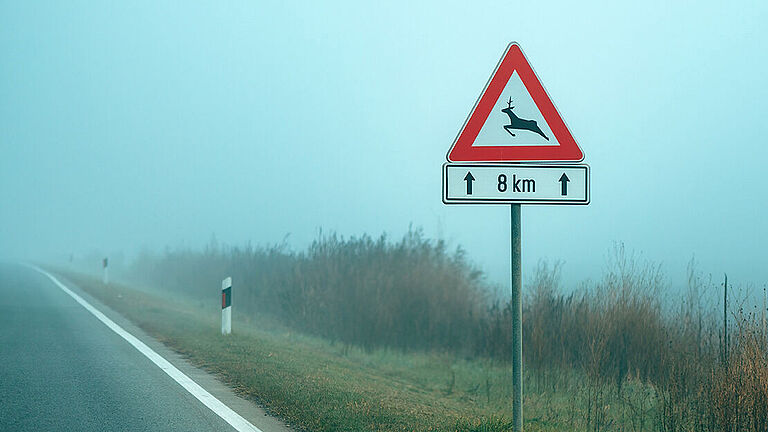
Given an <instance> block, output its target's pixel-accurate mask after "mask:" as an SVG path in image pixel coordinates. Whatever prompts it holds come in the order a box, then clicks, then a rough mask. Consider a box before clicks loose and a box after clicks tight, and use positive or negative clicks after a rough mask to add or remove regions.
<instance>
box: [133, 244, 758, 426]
mask: <svg viewBox="0 0 768 432" xmlns="http://www.w3.org/2000/svg"><path fill="white" fill-rule="evenodd" d="M226 275H232V276H233V278H234V280H235V294H234V298H235V300H234V303H235V304H236V305H237V308H238V310H240V311H242V312H243V313H245V314H250V315H254V316H256V315H261V314H265V315H269V316H271V317H272V318H274V319H276V320H277V321H279V322H280V323H282V325H285V326H287V327H288V328H292V329H294V330H296V331H299V332H303V333H306V334H310V335H314V336H318V337H321V338H323V339H325V340H327V341H329V343H331V344H332V346H333V345H335V344H338V345H339V346H340V347H341V349H342V350H343V352H349V351H350V349H357V348H359V349H362V350H363V351H365V352H373V351H374V350H377V349H382V348H384V349H396V350H400V351H402V352H414V351H415V352H426V353H435V352H437V353H442V354H446V355H451V356H455V357H456V358H472V359H479V360H483V361H492V362H497V363H499V364H504V363H505V362H508V361H509V355H510V353H511V351H512V350H511V334H510V332H509V329H510V328H511V313H510V311H511V309H510V305H509V304H507V303H505V302H504V301H501V300H499V299H498V298H497V297H495V296H493V295H491V294H490V293H491V289H490V287H489V286H488V285H487V284H486V283H485V282H484V280H483V277H482V274H481V273H480V272H479V271H477V270H476V269H475V268H474V267H473V266H472V265H471V264H470V263H468V261H467V260H466V257H465V255H464V253H463V252H462V251H461V250H460V249H458V250H456V251H454V252H452V253H449V251H447V249H446V245H445V243H443V242H441V241H430V240H428V239H425V238H424V237H423V236H422V235H421V233H420V232H419V231H411V232H409V233H408V234H407V235H406V236H405V237H404V238H403V239H401V240H400V241H397V242H391V241H389V240H388V239H387V238H386V237H385V236H381V237H379V238H377V239H373V238H370V237H368V236H362V237H358V238H354V237H353V238H350V239H344V238H340V237H337V236H336V235H328V236H320V237H319V238H318V240H317V241H315V242H314V243H313V244H312V245H311V246H310V247H309V248H308V250H306V251H304V252H298V253H297V252H292V251H288V250H286V248H285V247H284V246H273V247H266V248H254V247H250V246H249V247H246V248H243V249H240V248H220V247H218V246H217V245H215V244H212V245H211V246H210V247H208V248H207V249H206V250H205V251H203V252H195V251H168V252H166V253H165V254H164V255H162V256H150V255H145V256H143V257H142V258H141V259H139V260H137V261H136V263H135V264H134V267H133V277H134V279H135V280H139V281H141V282H142V283H145V284H147V285H152V286H156V287H162V288H163V289H166V290H170V291H172V292H176V293H184V294H186V295H187V296H189V297H192V298H195V299H198V300H200V301H204V302H208V301H212V304H216V303H215V302H216V299H217V298H218V286H219V284H220V280H221V279H222V278H223V277H224V276H226ZM720 290H721V287H720V286H719V285H717V284H715V283H713V282H712V281H711V280H705V279H703V278H702V277H701V276H700V275H699V274H698V272H697V271H696V269H695V265H694V264H693V263H692V264H691V266H690V268H689V279H688V286H687V290H685V293H684V295H683V296H682V298H679V299H672V298H669V296H667V297H665V293H666V292H668V291H669V287H668V286H667V285H666V282H665V278H664V276H663V274H662V272H661V270H660V268H659V267H658V266H657V265H654V264H652V263H647V262H643V261H641V260H639V259H637V258H636V257H634V256H632V254H628V253H626V251H625V250H624V249H623V247H621V246H618V247H617V248H616V249H615V251H614V253H613V255H612V259H611V261H610V262H609V263H608V266H607V271H606V273H605V275H604V277H603V278H602V280H600V281H599V282H597V283H594V284H589V285H586V284H585V285H584V286H582V287H581V288H580V289H578V290H575V291H573V292H569V293H567V294H566V293H564V292H563V290H562V289H561V287H560V265H559V264H557V263H556V264H554V265H549V264H547V263H541V264H540V265H539V266H538V268H537V269H536V271H535V272H534V276H533V277H532V278H531V279H530V281H529V283H528V284H527V286H526V287H525V291H526V293H527V295H526V297H525V299H524V304H523V308H524V311H523V313H524V320H523V340H524V351H523V352H524V361H525V366H526V368H527V370H528V371H529V372H528V375H527V376H528V378H527V379H528V381H527V383H526V388H527V389H534V390H535V391H536V392H539V393H540V394H549V395H556V394H563V393H566V394H579V395H581V396H580V397H579V398H574V399H571V400H570V401H569V400H565V401H564V402H562V403H561V405H562V404H564V405H565V406H569V404H571V405H570V406H571V408H569V410H568V411H570V412H572V413H574V414H573V419H571V420H567V421H566V420H563V416H562V415H559V416H558V419H559V420H558V421H559V422H560V424H570V425H572V426H574V425H580V426H579V428H580V429H581V428H583V429H585V430H592V431H600V430H615V429H616V428H617V425H621V429H622V430H632V431H640V430H660V431H678V430H686V431H688V430H690V431H731V430H748V431H766V430H768V390H767V388H768V387H767V386H768V363H767V362H768V351H767V350H766V338H767V337H768V335H767V334H766V331H765V326H764V324H763V322H764V321H763V318H762V317H763V314H762V313H761V314H755V313H753V314H745V313H743V311H742V310H741V309H740V307H741V305H742V304H743V302H742V303H739V302H732V303H731V304H736V305H737V306H736V307H735V308H734V307H731V308H729V310H728V311H727V312H728V317H729V319H728V321H729V322H730V323H729V326H730V330H729V332H730V333H729V335H728V337H727V339H726V336H725V332H723V330H722V329H723V315H722V303H719V304H718V301H717V299H718V297H717V294H718V293H721V291H720ZM720 295H721V294H720ZM574 377H578V378H574ZM452 383H453V384H452ZM499 385H500V384H499V383H497V382H495V381H492V380H491V379H490V378H486V381H482V380H479V381H478V383H477V384H476V385H475V386H474V387H473V388H474V390H473V392H474V393H473V394H478V395H482V393H483V390H482V389H483V388H485V389H486V390H485V392H486V393H487V394H488V395H490V394H491V393H492V392H493V391H494V390H495V389H498V388H499ZM454 386H455V377H454V378H453V379H451V378H448V379H446V384H445V387H446V390H445V391H446V392H447V394H449V395H450V394H452V393H453V391H454V390H453V388H454ZM475 387H476V388H475ZM487 399H488V402H490V400H491V397H490V396H488V398H487ZM566 399H567V398H566ZM576 404H578V406H576ZM575 413H578V415H577V414H575ZM576 417H578V419H577V418H576ZM468 427H469V426H468Z"/></svg>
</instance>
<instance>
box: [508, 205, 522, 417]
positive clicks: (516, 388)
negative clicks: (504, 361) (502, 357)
mask: <svg viewBox="0 0 768 432" xmlns="http://www.w3.org/2000/svg"><path fill="white" fill-rule="evenodd" d="M511 228H512V232H511V237H512V238H511V240H512V248H511V252H512V253H511V256H512V421H513V422H514V425H513V428H512V430H513V431H514V432H522V431H523V325H522V324H523V302H522V298H521V296H522V294H521V293H522V285H523V277H522V268H521V266H520V204H512V226H511Z"/></svg>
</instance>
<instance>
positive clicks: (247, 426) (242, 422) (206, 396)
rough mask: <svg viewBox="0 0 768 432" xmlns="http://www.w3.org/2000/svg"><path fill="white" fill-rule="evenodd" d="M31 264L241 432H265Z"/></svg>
mask: <svg viewBox="0 0 768 432" xmlns="http://www.w3.org/2000/svg"><path fill="white" fill-rule="evenodd" d="M30 267H32V268H33V269H35V270H37V271H38V272H40V273H42V274H44V275H45V276H47V277H48V279H50V280H51V281H52V282H53V283H54V284H56V285H57V286H58V287H59V288H61V290H62V291H64V292H65V293H67V294H69V296H70V297H72V298H73V299H75V301H76V302H78V303H80V305H81V306H83V307H84V308H85V309H86V310H87V311H88V312H90V313H91V314H93V316H95V317H96V318H98V319H99V321H101V322H103V323H104V325H106V326H107V327H109V328H110V330H112V331H113V332H115V333H117V334H118V335H120V337H122V338H123V339H125V340H126V341H127V342H128V343H129V344H131V345H133V347H134V348H136V349H137V350H139V352H140V353H142V354H144V356H145V357H147V358H148V359H150V360H151V361H152V363H154V364H156V365H157V367H159V368H160V369H162V370H163V372H165V373H166V374H168V376H170V377H171V378H173V380H174V381H176V382H177V383H179V384H180V385H181V386H182V387H184V389H185V390H187V391H188V392H189V393H190V394H191V395H192V396H194V397H196V398H197V400H199V401H200V402H202V403H203V405H205V406H207V407H208V408H210V409H211V411H213V412H214V413H216V415H218V416H219V417H221V418H222V419H223V420H224V421H225V422H227V423H229V424H230V425H231V426H232V427H233V428H235V430H237V431H238V432H262V431H261V429H259V428H257V427H256V426H254V425H252V424H251V423H250V422H249V421H248V420H246V419H244V418H243V417H241V416H240V414H238V413H236V412H234V411H233V410H232V408H230V407H228V406H226V405H224V403H222V402H221V401H220V400H218V399H216V397H214V396H213V395H212V394H210V393H208V391H206V390H205V389H204V388H202V387H200V385H199V384H197V383H196V382H194V381H193V380H192V378H190V377H188V376H186V375H184V373H183V372H181V371H180V370H178V369H176V367H175V366H173V365H172V364H171V363H170V362H168V360H166V359H164V358H163V357H162V356H161V355H160V354H158V353H156V352H155V351H153V350H152V348H150V347H148V346H147V345H145V344H144V342H142V341H140V340H138V339H137V338H136V337H135V336H134V335H132V334H130V333H128V332H127V331H125V330H124V329H123V328H122V327H120V326H119V325H117V324H115V322H114V321H112V320H111V319H109V318H107V316H106V315H104V314H103V313H101V312H100V311H99V310H98V309H96V308H95V307H93V306H91V304H90V303H88V302H87V301H85V300H84V299H83V298H82V297H80V296H79V295H77V294H75V293H74V292H72V290H70V289H69V288H67V287H66V286H65V285H64V284H63V283H61V282H59V280H58V279H56V278H55V277H54V276H53V275H51V274H50V273H48V272H47V271H45V270H43V269H41V268H39V267H36V266H30Z"/></svg>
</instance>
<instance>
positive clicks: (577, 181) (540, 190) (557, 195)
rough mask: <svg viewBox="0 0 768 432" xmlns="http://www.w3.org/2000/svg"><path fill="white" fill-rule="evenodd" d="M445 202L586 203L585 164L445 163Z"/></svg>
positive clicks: (586, 179) (586, 168)
mask: <svg viewBox="0 0 768 432" xmlns="http://www.w3.org/2000/svg"><path fill="white" fill-rule="evenodd" d="M443 202H445V203H446V204H477V203H488V204H494V203H495V204H510V203H521V204H522V203H525V204H588V203H589V166H588V165H484V164H445V165H444V166H443Z"/></svg>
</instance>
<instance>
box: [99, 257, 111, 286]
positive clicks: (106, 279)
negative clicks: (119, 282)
mask: <svg viewBox="0 0 768 432" xmlns="http://www.w3.org/2000/svg"><path fill="white" fill-rule="evenodd" d="M101 266H102V267H103V268H104V274H103V276H102V281H103V282H104V285H109V258H107V257H104V259H103V260H102V261H101Z"/></svg>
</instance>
